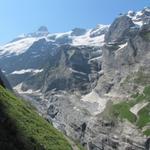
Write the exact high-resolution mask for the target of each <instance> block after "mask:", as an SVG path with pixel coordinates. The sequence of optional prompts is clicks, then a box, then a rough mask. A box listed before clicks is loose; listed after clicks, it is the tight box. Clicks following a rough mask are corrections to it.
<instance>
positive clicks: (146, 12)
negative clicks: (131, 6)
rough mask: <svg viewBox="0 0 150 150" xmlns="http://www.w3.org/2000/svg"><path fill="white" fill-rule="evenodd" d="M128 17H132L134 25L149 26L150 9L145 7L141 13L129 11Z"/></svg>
mask: <svg viewBox="0 0 150 150" xmlns="http://www.w3.org/2000/svg"><path fill="white" fill-rule="evenodd" d="M127 16H128V17H130V18H131V19H132V21H133V23H134V24H135V25H137V26H139V27H141V26H142V25H143V24H147V23H149V21H150V7H145V8H144V9H143V10H141V11H137V12H134V11H131V10H130V11H128V13H127Z"/></svg>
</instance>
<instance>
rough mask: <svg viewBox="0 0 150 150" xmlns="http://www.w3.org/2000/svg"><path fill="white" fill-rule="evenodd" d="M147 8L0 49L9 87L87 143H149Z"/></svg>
mask: <svg viewBox="0 0 150 150" xmlns="http://www.w3.org/2000/svg"><path fill="white" fill-rule="evenodd" d="M149 49H150V8H149V7H146V8H144V9H143V10H141V11H138V12H133V11H129V12H128V13H126V14H120V15H119V16H118V17H117V18H116V19H115V20H114V22H113V23H112V24H111V25H98V26H97V27H96V28H94V29H87V30H86V29H80V28H75V29H73V30H72V31H69V32H65V33H54V34H53V33H49V32H48V30H47V28H46V27H40V28H39V30H38V31H36V32H35V33H30V34H27V35H24V36H22V37H19V38H17V39H15V40H13V41H11V42H10V43H8V44H6V45H4V46H1V48H0V67H1V68H2V70H3V72H4V73H5V74H6V75H7V77H8V79H9V81H10V83H11V85H12V86H13V88H14V89H15V90H16V91H18V92H19V93H20V94H21V95H22V96H24V97H26V98H28V99H29V100H30V101H31V103H32V104H33V105H35V106H36V108H37V109H38V111H39V112H40V113H41V114H43V115H44V116H46V118H47V120H49V121H51V122H53V125H54V126H55V127H56V128H58V129H59V130H61V131H63V132H65V133H66V134H67V135H68V136H70V137H72V138H73V139H74V140H76V141H79V142H80V143H81V144H82V145H84V147H85V148H86V149H89V150H99V149H106V150H108V149H111V150H113V149H118V150H126V149H136V150H144V149H146V150H148V149H149V136H150V125H149V124H150V118H149V113H150V101H149V99H150V59H149V58H150V51H149Z"/></svg>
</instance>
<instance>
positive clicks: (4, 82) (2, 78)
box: [0, 70, 12, 90]
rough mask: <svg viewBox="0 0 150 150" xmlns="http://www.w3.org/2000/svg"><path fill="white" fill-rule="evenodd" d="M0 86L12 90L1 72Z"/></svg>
mask: <svg viewBox="0 0 150 150" xmlns="http://www.w3.org/2000/svg"><path fill="white" fill-rule="evenodd" d="M0 85H2V86H3V87H5V88H7V89H9V90H12V88H11V86H10V84H9V82H8V80H7V79H6V78H5V76H4V75H3V73H2V72H1V70H0Z"/></svg>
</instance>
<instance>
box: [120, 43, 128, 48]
mask: <svg viewBox="0 0 150 150" xmlns="http://www.w3.org/2000/svg"><path fill="white" fill-rule="evenodd" d="M127 45H128V43H127V42H126V43H124V44H121V45H119V49H118V50H120V49H123V48H124V47H126V46H127Z"/></svg>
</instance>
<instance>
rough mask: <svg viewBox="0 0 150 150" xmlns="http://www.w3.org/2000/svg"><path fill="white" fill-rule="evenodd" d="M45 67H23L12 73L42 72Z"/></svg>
mask: <svg viewBox="0 0 150 150" xmlns="http://www.w3.org/2000/svg"><path fill="white" fill-rule="evenodd" d="M42 71H43V69H22V70H17V71H14V72H12V73H11V74H25V73H34V74H36V73H40V72H42Z"/></svg>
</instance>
